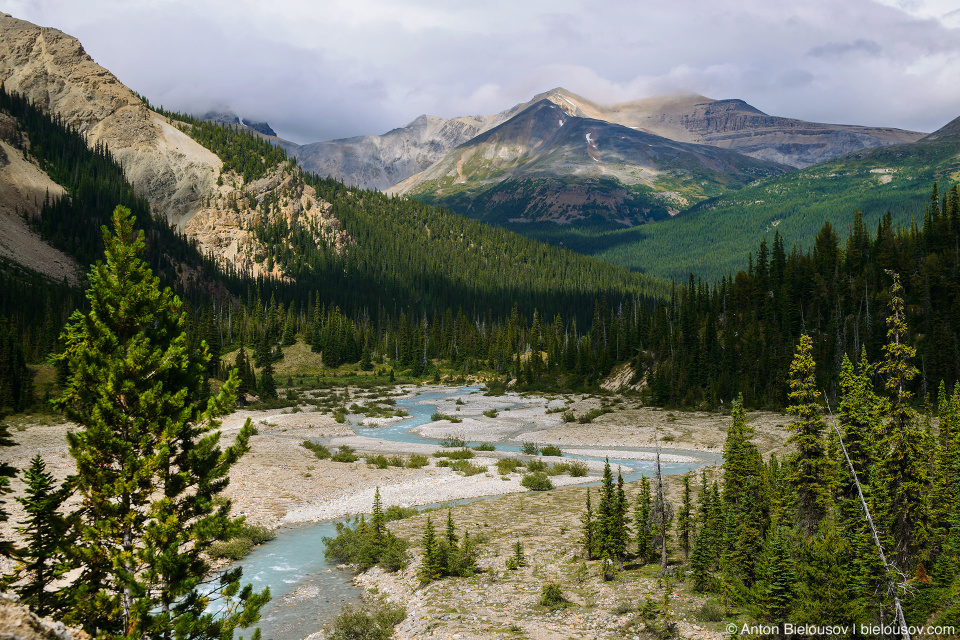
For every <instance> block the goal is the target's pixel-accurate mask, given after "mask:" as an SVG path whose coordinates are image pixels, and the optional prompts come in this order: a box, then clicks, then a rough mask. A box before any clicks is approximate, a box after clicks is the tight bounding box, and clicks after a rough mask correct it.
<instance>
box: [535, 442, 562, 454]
mask: <svg viewBox="0 0 960 640" xmlns="http://www.w3.org/2000/svg"><path fill="white" fill-rule="evenodd" d="M540 455H542V456H556V457H560V456H562V455H563V451H561V450H560V447H558V446H556V445H553V444H548V445H546V446H545V447H540Z"/></svg>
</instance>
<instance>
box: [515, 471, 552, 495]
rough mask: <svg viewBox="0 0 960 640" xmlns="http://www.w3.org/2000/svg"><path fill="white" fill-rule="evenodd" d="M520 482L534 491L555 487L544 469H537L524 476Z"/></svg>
mask: <svg viewBox="0 0 960 640" xmlns="http://www.w3.org/2000/svg"><path fill="white" fill-rule="evenodd" d="M520 484H521V485H522V486H524V487H526V488H527V489H530V490H532V491H547V490H549V489H553V483H552V482H551V481H550V478H548V477H547V474H545V473H544V472H543V471H535V472H533V473H528V474H527V475H525V476H523V480H521V481H520Z"/></svg>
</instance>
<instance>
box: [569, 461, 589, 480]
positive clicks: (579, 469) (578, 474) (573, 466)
mask: <svg viewBox="0 0 960 640" xmlns="http://www.w3.org/2000/svg"><path fill="white" fill-rule="evenodd" d="M566 465H567V471H568V472H569V473H570V476H571V477H573V478H586V477H587V470H588V469H587V463H586V462H584V461H583V460H571V461H570V462H567V463H566Z"/></svg>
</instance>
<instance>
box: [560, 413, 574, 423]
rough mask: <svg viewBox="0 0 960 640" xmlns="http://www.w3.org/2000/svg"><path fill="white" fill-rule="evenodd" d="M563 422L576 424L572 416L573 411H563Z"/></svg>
mask: <svg viewBox="0 0 960 640" xmlns="http://www.w3.org/2000/svg"><path fill="white" fill-rule="evenodd" d="M563 421H564V422H576V421H577V416H576V415H574V413H573V411H564V412H563Z"/></svg>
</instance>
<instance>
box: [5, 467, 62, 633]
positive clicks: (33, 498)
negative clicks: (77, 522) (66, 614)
mask: <svg viewBox="0 0 960 640" xmlns="http://www.w3.org/2000/svg"><path fill="white" fill-rule="evenodd" d="M23 481H24V483H25V484H26V489H25V491H24V495H23V496H22V497H18V498H17V502H19V503H20V504H21V505H23V510H24V512H25V513H26V517H25V518H24V523H23V526H20V527H17V531H18V532H19V533H20V536H21V538H22V539H23V542H24V546H23V548H22V549H21V550H20V552H19V553H18V559H19V561H20V564H19V566H18V567H17V572H16V576H15V577H14V580H16V581H17V582H16V583H15V584H14V586H13V590H14V591H15V592H16V594H17V596H19V598H20V602H22V603H24V604H26V605H27V606H29V607H30V608H31V609H32V610H33V611H34V612H35V613H36V614H37V615H38V616H41V617H43V616H48V615H50V614H52V613H55V612H58V611H59V610H61V608H62V604H63V598H62V595H61V594H60V593H58V592H53V591H51V590H50V589H49V587H50V585H51V584H52V583H53V582H54V581H55V580H56V579H57V578H59V577H60V576H61V575H62V574H63V571H64V566H65V564H64V550H65V549H66V548H67V546H68V544H69V543H68V539H67V521H66V519H65V518H64V516H63V515H62V514H61V513H59V510H60V507H61V506H62V505H63V501H64V500H65V499H66V497H67V495H68V493H69V486H68V485H64V486H63V487H57V485H56V481H55V480H54V478H53V476H52V475H51V474H50V473H49V472H48V471H47V465H46V463H44V461H43V458H41V457H40V454H39V453H38V454H37V455H36V456H34V458H33V460H32V461H31V462H30V466H29V467H28V468H27V470H26V471H25V472H24V474H23Z"/></svg>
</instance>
